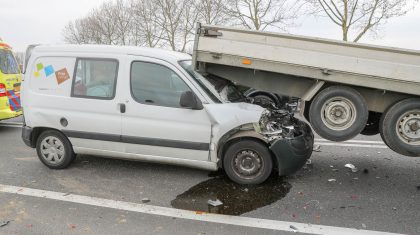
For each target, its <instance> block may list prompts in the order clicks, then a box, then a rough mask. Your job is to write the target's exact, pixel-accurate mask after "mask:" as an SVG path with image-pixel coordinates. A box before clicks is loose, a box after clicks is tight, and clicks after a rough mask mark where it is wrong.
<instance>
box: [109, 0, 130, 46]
mask: <svg viewBox="0 0 420 235" xmlns="http://www.w3.org/2000/svg"><path fill="white" fill-rule="evenodd" d="M130 8H131V6H130V5H129V3H126V2H125V1H123V0H117V1H116V2H115V3H114V4H113V5H112V7H111V9H112V11H111V15H110V17H111V20H112V22H114V25H115V26H116V27H115V34H116V40H117V43H116V44H118V45H130V44H132V43H131V40H132V35H131V34H132V32H133V31H132V27H133V20H132V18H133V15H132V11H130Z"/></svg>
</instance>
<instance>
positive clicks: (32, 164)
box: [0, 119, 420, 234]
mask: <svg viewBox="0 0 420 235" xmlns="http://www.w3.org/2000/svg"><path fill="white" fill-rule="evenodd" d="M13 121H19V119H15V120H8V122H13ZM379 141H381V140H380V137H379V136H373V137H364V136H358V137H357V138H356V139H355V140H353V141H352V142H346V143H332V142H326V141H322V140H318V141H317V142H318V143H319V144H320V145H321V146H320V150H319V151H317V152H314V154H313V156H312V158H311V161H312V163H311V164H309V165H307V166H306V167H305V168H304V169H302V170H301V171H299V172H298V173H296V174H295V175H293V176H288V177H284V178H279V177H276V176H272V177H271V178H270V180H269V182H267V183H266V184H265V185H262V186H258V187H245V186H239V185H234V184H233V183H231V182H230V181H228V180H226V178H225V177H224V175H223V174H222V173H210V172H206V171H201V170H195V169H189V168H184V167H177V166H168V165H159V164H151V163H143V162H131V161H122V160H114V159H105V158H99V157H92V156H78V158H77V160H76V161H75V162H74V164H72V165H71V166H70V167H69V168H68V169H65V170H50V169H48V168H47V167H45V166H44V165H42V164H41V162H40V161H39V160H38V158H37V156H36V152H35V150H33V149H31V148H28V147H26V146H25V145H24V144H23V142H22V140H21V139H20V128H19V127H11V126H9V125H6V124H4V122H0V234H283V233H286V234H287V233H292V232H290V231H292V230H295V229H297V230H296V231H297V232H298V233H299V232H302V233H305V232H308V231H310V229H305V228H304V225H306V226H307V228H311V226H314V227H316V226H318V227H316V228H319V229H321V231H325V233H327V232H328V231H335V230H334V229H336V231H339V232H346V231H347V232H349V231H350V233H354V231H360V233H361V232H365V230H368V231H367V232H369V231H379V232H390V233H405V234H420V225H419V221H420V214H419V213H418V211H419V210H420V188H418V187H420V158H409V157H404V156H400V155H398V154H396V153H394V152H392V151H391V150H389V149H387V148H385V147H384V145H383V143H381V142H379ZM347 163H351V164H353V165H355V166H356V167H357V168H358V171H357V172H352V171H351V170H350V169H348V168H345V167H344V165H345V164H347ZM13 186H16V187H17V190H16V193H13V192H6V191H7V188H8V187H12V188H13ZM32 189H38V191H35V192H32V191H31V190H32ZM39 190H42V191H39ZM12 191H13V190H12ZM54 192H59V193H61V194H60V195H61V196H60V195H59V196H54V195H55V194H54ZM30 194H33V195H30ZM73 195H76V196H75V197H73ZM79 196H80V197H81V196H86V197H83V198H82V199H80V198H78V197H79ZM106 199H109V200H108V201H106V202H104V200H106ZM145 199H149V200H150V202H147V200H146V201H144V200H145ZM209 199H219V200H220V201H222V202H223V205H222V206H219V207H211V206H208V205H207V200H209ZM107 202H109V203H107ZM124 205H128V207H127V206H126V207H124ZM143 205H146V207H144V206H143ZM133 208H134V209H133ZM136 208H137V209H136ZM184 209H185V210H191V211H193V212H192V213H190V214H188V212H185V211H184ZM157 211H158V212H157ZM159 211H160V212H159ZM203 212H210V213H211V214H207V213H203ZM165 213H167V214H165ZM214 213H215V214H224V215H232V216H223V215H220V216H219V215H214ZM185 215H186V216H187V217H188V216H190V217H189V218H188V219H185ZM261 219H263V220H261ZM7 221H9V222H8V224H6V225H4V224H5V223H4V222H7ZM244 221H246V222H244ZM261 221H263V222H261ZM261 223H262V224H264V223H265V224H268V225H269V226H268V225H267V226H265V225H264V226H265V227H264V226H263V225H261ZM289 224H290V226H289ZM2 225H3V226H2ZM282 225H286V227H284V226H283V227H282ZM270 226H271V227H270ZM345 228H350V229H360V230H345ZM322 229H325V230H322ZM337 234H338V232H337Z"/></svg>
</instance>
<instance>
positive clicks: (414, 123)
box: [379, 98, 420, 157]
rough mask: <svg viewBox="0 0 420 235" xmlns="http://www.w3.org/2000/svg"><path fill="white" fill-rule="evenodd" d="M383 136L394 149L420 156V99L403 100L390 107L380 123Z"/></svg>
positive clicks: (386, 142)
mask: <svg viewBox="0 0 420 235" xmlns="http://www.w3.org/2000/svg"><path fill="white" fill-rule="evenodd" d="M379 128H380V132H381V137H382V139H383V141H384V142H385V144H386V145H388V147H389V148H390V149H392V150H393V151H395V152H397V153H399V154H402V155H406V156H410V157H420V99H419V98H410V99H405V100H402V101H400V102H398V103H396V104H394V105H393V106H391V108H389V109H388V110H387V111H386V112H385V113H384V114H383V115H382V118H381V122H380V125H379Z"/></svg>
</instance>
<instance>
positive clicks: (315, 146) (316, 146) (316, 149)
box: [313, 144, 321, 152]
mask: <svg viewBox="0 0 420 235" xmlns="http://www.w3.org/2000/svg"><path fill="white" fill-rule="evenodd" d="M313 151H314V152H321V145H319V144H317V145H314V148H313Z"/></svg>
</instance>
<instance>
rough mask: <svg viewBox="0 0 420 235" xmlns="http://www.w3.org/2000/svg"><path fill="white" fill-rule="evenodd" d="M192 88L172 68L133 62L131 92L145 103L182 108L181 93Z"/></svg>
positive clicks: (136, 98)
mask: <svg viewBox="0 0 420 235" xmlns="http://www.w3.org/2000/svg"><path fill="white" fill-rule="evenodd" d="M185 91H191V89H190V88H189V87H188V86H187V84H185V82H184V81H183V80H182V79H181V78H180V77H179V76H178V75H177V74H176V73H175V72H174V71H172V70H171V69H169V68H167V67H165V66H163V65H159V64H154V63H147V62H139V61H136V62H133V63H132V65H131V94H132V96H133V98H134V99H135V100H136V101H137V102H139V103H143V104H151V105H158V106H166V107H173V108H181V106H180V105H179V100H180V98H181V94H182V93H183V92H185Z"/></svg>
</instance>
